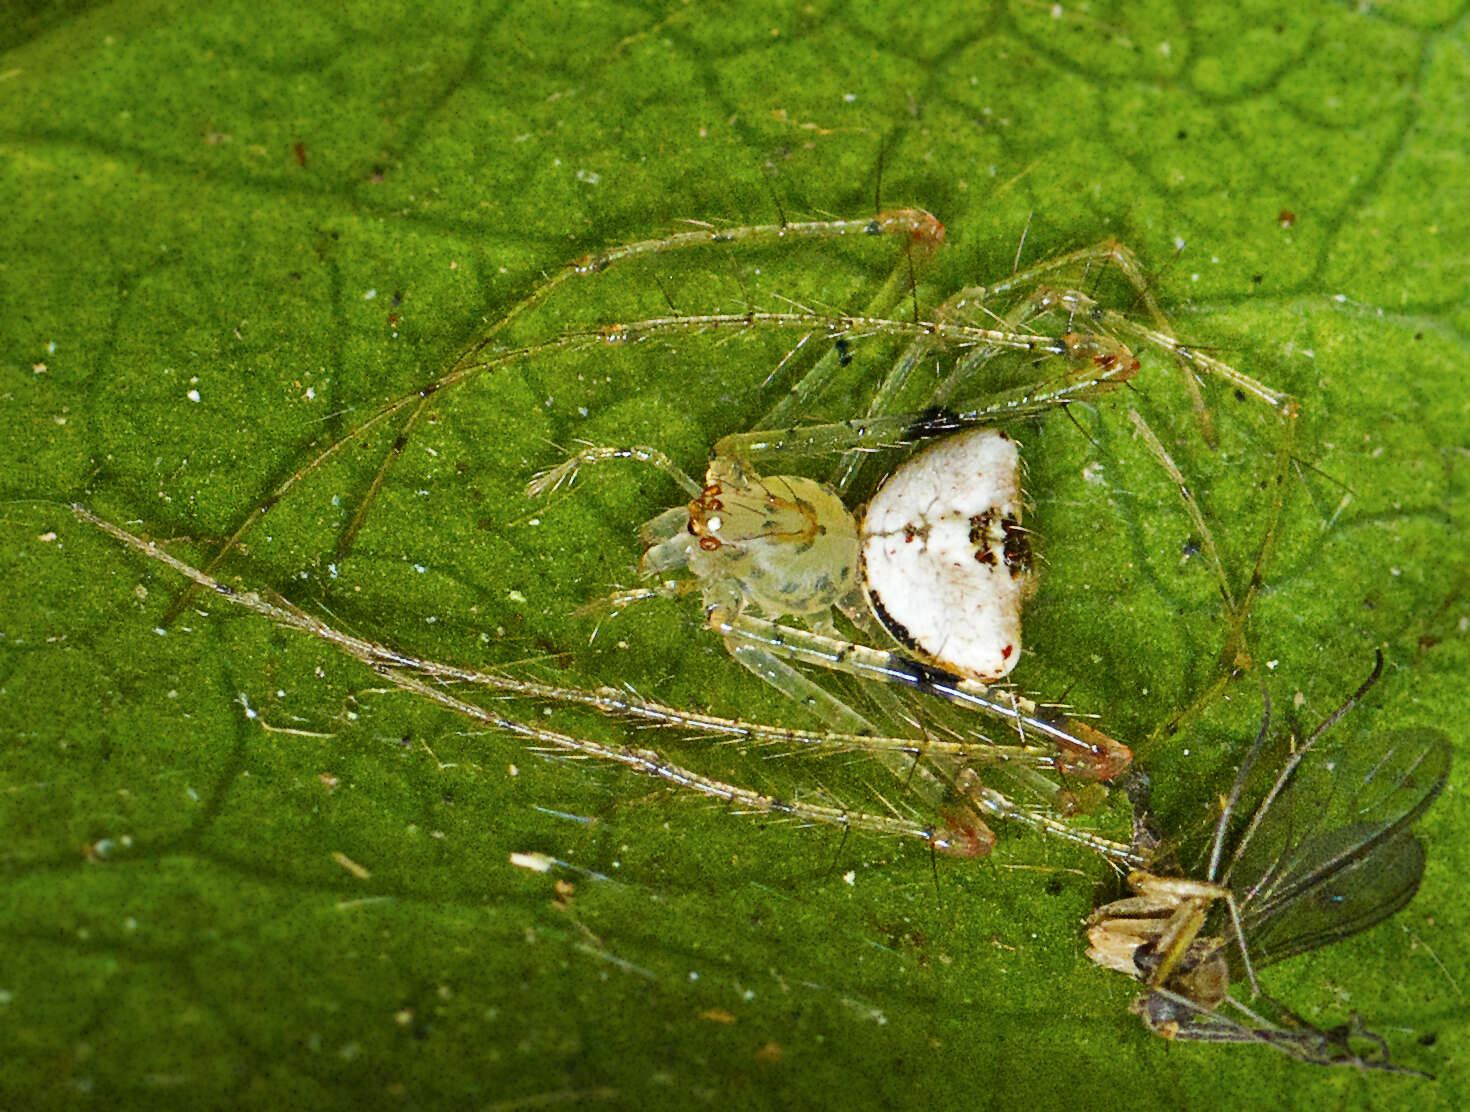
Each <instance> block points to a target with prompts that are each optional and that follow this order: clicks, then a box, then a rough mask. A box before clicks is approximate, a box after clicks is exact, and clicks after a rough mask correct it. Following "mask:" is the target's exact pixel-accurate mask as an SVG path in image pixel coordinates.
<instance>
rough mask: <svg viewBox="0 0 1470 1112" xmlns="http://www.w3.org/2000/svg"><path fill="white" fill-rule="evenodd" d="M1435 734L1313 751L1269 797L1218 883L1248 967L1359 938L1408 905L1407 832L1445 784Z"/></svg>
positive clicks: (1420, 867) (1405, 734)
mask: <svg viewBox="0 0 1470 1112" xmlns="http://www.w3.org/2000/svg"><path fill="white" fill-rule="evenodd" d="M1449 763H1450V745H1449V741H1448V739H1447V738H1446V737H1445V736H1444V735H1443V734H1442V733H1440V732H1438V731H1435V730H1427V729H1412V730H1405V731H1400V732H1397V733H1394V734H1391V735H1389V736H1388V738H1387V740H1386V743H1384V744H1381V745H1377V746H1371V747H1370V746H1363V745H1359V746H1358V747H1357V751H1356V752H1353V751H1351V750H1349V749H1347V748H1332V749H1322V750H1316V751H1313V752H1312V753H1311V754H1310V755H1309V757H1308V759H1306V760H1304V761H1303V762H1302V764H1301V765H1300V766H1299V767H1297V768H1295V769H1294V770H1293V771H1294V773H1295V775H1294V776H1292V778H1291V779H1290V782H1289V783H1287V784H1286V785H1285V788H1284V790H1282V791H1281V792H1280V793H1279V794H1276V795H1275V796H1274V798H1269V799H1268V803H1267V804H1265V806H1267V807H1269V810H1268V811H1267V812H1266V813H1265V814H1264V815H1257V816H1256V819H1255V821H1254V822H1253V823H1252V828H1251V830H1250V832H1249V834H1248V840H1247V841H1246V843H1245V844H1243V845H1242V846H1241V847H1239V849H1238V850H1237V852H1236V855H1235V860H1234V862H1233V864H1232V867H1231V869H1230V872H1229V874H1228V877H1227V883H1228V885H1229V887H1230V889H1231V890H1232V892H1234V894H1235V897H1236V902H1237V905H1238V907H1239V908H1240V910H1241V924H1242V927H1243V928H1244V932H1245V936H1246V939H1247V943H1248V945H1249V947H1250V951H1251V958H1252V961H1254V962H1255V963H1256V964H1257V965H1265V964H1269V963H1270V962H1273V961H1280V960H1282V959H1283V958H1288V957H1291V956H1292V955H1293V954H1299V953H1303V952H1304V951H1307V950H1311V949H1315V948H1317V947H1319V946H1324V945H1327V944H1328V943H1331V942H1335V941H1338V940H1340V939H1342V938H1346V937H1348V936H1350V935H1353V934H1356V933H1357V932H1358V931H1362V930H1366V929H1367V928H1368V927H1370V926H1372V925H1374V924H1375V923H1378V922H1381V921H1382V920H1384V919H1386V918H1388V917H1389V916H1390V915H1392V914H1394V912H1396V911H1398V910H1399V909H1400V908H1401V907H1403V906H1404V905H1405V904H1406V903H1408V902H1409V900H1410V899H1411V898H1412V897H1413V895H1414V892H1415V891H1416V890H1417V888H1418V886H1419V879H1420V877H1421V876H1422V875H1423V872H1424V849H1423V847H1422V846H1421V845H1420V844H1419V842H1418V840H1417V839H1416V838H1415V837H1414V836H1413V835H1412V834H1411V833H1410V828H1411V827H1412V825H1413V823H1414V822H1415V821H1416V820H1417V819H1418V818H1419V816H1420V815H1422V814H1423V813H1424V811H1425V809H1426V808H1428V806H1429V805H1430V804H1431V803H1432V802H1433V801H1434V799H1435V797H1436V796H1437V795H1438V794H1439V793H1440V791H1441V790H1442V789H1443V787H1444V785H1445V781H1446V779H1447V777H1448V775H1449Z"/></svg>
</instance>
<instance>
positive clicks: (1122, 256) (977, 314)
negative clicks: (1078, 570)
mask: <svg viewBox="0 0 1470 1112" xmlns="http://www.w3.org/2000/svg"><path fill="white" fill-rule="evenodd" d="M1094 264H1098V265H1108V266H1112V267H1113V268H1115V269H1116V270H1118V271H1119V272H1120V273H1121V274H1122V275H1123V276H1124V277H1125V278H1126V279H1127V281H1128V283H1129V285H1131V286H1132V287H1133V290H1134V293H1135V296H1136V297H1137V298H1138V300H1139V302H1140V303H1141V304H1142V305H1143V306H1144V309H1145V311H1146V312H1147V313H1148V314H1149V317H1150V319H1151V320H1152V321H1153V322H1154V330H1153V331H1154V333H1157V334H1160V335H1164V336H1168V337H1169V338H1170V340H1171V343H1170V344H1168V345H1166V346H1167V347H1168V348H1169V350H1170V351H1171V352H1173V353H1174V354H1175V358H1176V359H1177V360H1178V361H1179V362H1180V366H1181V368H1182V369H1184V370H1185V372H1186V374H1185V377H1186V381H1187V384H1188V388H1189V393H1190V400H1191V404H1192V405H1193V407H1194V410H1195V413H1196V415H1197V417H1198V419H1199V420H1200V422H1201V427H1202V428H1203V429H1204V430H1205V437H1206V440H1207V442H1210V443H1211V444H1213V440H1214V436H1213V426H1212V422H1211V420H1210V415H1209V410H1208V408H1207V407H1206V406H1205V404H1204V398H1203V396H1202V395H1201V393H1200V391H1199V383H1198V382H1197V381H1196V379H1195V377H1194V375H1193V373H1192V372H1190V371H1189V368H1188V365H1187V362H1186V361H1185V359H1184V357H1183V356H1181V355H1180V354H1179V353H1178V352H1177V351H1175V350H1174V349H1175V348H1177V347H1178V346H1179V345H1178V344H1177V343H1175V342H1172V338H1173V335H1174V333H1173V329H1172V328H1171V326H1170V324H1169V319H1168V317H1167V316H1166V315H1165V314H1164V312H1163V310H1162V309H1161V308H1160V306H1159V304H1158V300H1157V299H1156V298H1155V297H1154V295H1153V291H1152V289H1151V287H1150V284H1149V281H1148V278H1147V276H1146V275H1145V273H1144V271H1143V268H1142V266H1141V265H1140V264H1139V262H1138V257H1137V255H1135V254H1134V252H1133V251H1132V250H1131V249H1130V248H1128V247H1126V246H1124V245H1123V244H1121V243H1119V242H1118V241H1117V240H1115V239H1107V240H1103V241H1102V242H1100V243H1096V244H1094V245H1093V246H1091V247H1087V248H1083V249H1081V250H1078V251H1071V252H1068V253H1065V254H1062V255H1057V256H1054V257H1053V258H1050V259H1044V260H1042V261H1040V262H1036V263H1033V264H1032V265H1030V266H1027V267H1025V268H1023V269H1020V270H1017V271H1015V272H1013V273H1012V274H1011V275H1009V276H1008V277H1006V278H1004V279H1002V280H1001V281H999V282H996V283H994V284H992V285H989V286H967V287H965V288H964V289H961V290H959V291H957V292H956V293H954V294H952V295H951V296H950V297H948V298H946V299H945V300H944V301H943V302H941V303H940V304H939V305H938V306H937V307H936V308H935V309H934V310H933V311H932V312H931V313H930V315H931V316H932V317H933V318H934V319H936V320H954V321H959V322H962V323H971V322H974V321H976V320H984V319H990V320H993V321H994V322H995V323H997V324H999V325H1000V326H1001V327H1002V328H1004V329H1006V330H1008V331H1014V332H1019V331H1022V330H1024V329H1025V328H1026V325H1027V322H1028V321H1030V320H1032V319H1035V318H1036V317H1039V316H1041V315H1042V314H1044V313H1046V312H1047V311H1049V310H1050V309H1052V308H1054V307H1055V306H1054V305H1053V304H1052V300H1053V299H1052V297H1051V293H1052V291H1051V290H1050V289H1049V287H1046V286H1043V285H1041V279H1043V278H1045V277H1048V276H1050V275H1053V274H1057V273H1060V272H1065V271H1068V270H1070V269H1073V268H1079V267H1080V268H1082V269H1083V270H1084V271H1086V270H1089V269H1090V268H1091V267H1092V266H1093V265H1094ZM1030 287H1035V288H1034V289H1033V290H1032V292H1031V294H1030V296H1029V297H1027V298H1026V299H1025V300H1024V301H1022V302H1021V303H1020V304H1019V305H1017V306H1016V307H1014V308H1013V309H1012V310H1011V311H1010V312H1009V313H1007V314H1005V315H1004V316H997V315H996V314H995V313H994V312H992V311H991V309H990V308H989V305H990V303H993V302H994V301H995V299H996V298H998V297H1001V296H1003V295H1006V294H1010V293H1014V292H1015V291H1016V290H1024V289H1027V288H1030ZM1078 296H1079V297H1085V295H1082V294H1079V295H1078ZM1068 327H1069V330H1070V329H1071V325H1070V324H1069V326H1068ZM933 348H934V344H933V342H932V341H930V340H929V339H927V338H924V337H921V338H920V339H918V340H915V341H914V342H913V343H912V344H911V345H910V346H909V347H908V348H907V349H906V350H905V351H904V352H903V354H902V355H901V356H900V357H899V358H898V360H897V361H896V362H895V363H894V364H893V366H892V367H891V368H890V369H889V370H888V372H887V374H886V375H885V376H884V378H883V380H882V382H881V383H880V384H879V386H878V389H877V390H876V391H875V392H874V395H873V398H872V401H871V403H870V404H869V408H868V412H869V413H870V414H877V413H884V412H886V411H888V410H889V409H891V408H892V407H893V405H894V403H895V399H896V398H897V397H898V396H899V394H900V393H901V392H902V390H903V388H904V387H905V386H906V385H907V383H908V380H909V378H910V377H911V376H912V374H913V372H914V370H915V369H916V368H917V367H918V366H919V365H920V364H921V363H922V362H923V361H924V359H925V357H926V356H927V355H928V354H929V353H930V352H931V351H932V350H933ZM999 350H1000V349H997V348H995V347H993V346H988V345H981V346H978V347H975V348H972V349H970V350H969V351H967V352H964V353H962V354H961V355H960V357H959V358H958V359H957V360H956V361H955V366H954V368H953V369H952V371H951V373H950V374H949V375H948V376H947V377H946V378H945V379H944V381H943V382H941V383H940V385H939V386H938V387H936V389H935V390H934V391H933V393H932V394H931V395H930V397H929V399H928V402H927V404H928V405H930V406H935V407H939V406H945V405H948V404H950V402H951V401H952V400H953V398H954V396H955V395H956V393H957V392H958V391H959V390H961V389H962V388H964V387H965V386H966V385H967V384H968V383H969V382H970V381H971V380H972V379H973V378H974V376H975V374H976V372H977V371H978V370H979V368H980V367H982V366H983V365H984V364H985V363H986V362H988V361H989V360H990V359H992V358H993V357H994V356H995V355H996V354H998V352H999ZM861 462H862V461H861V457H860V456H858V455H856V454H855V453H848V455H847V456H845V457H844V458H843V460H842V462H841V464H840V465H839V468H838V470H837V472H836V473H834V476H833V479H832V483H833V485H834V486H836V487H837V489H838V490H846V489H847V488H848V486H849V484H850V483H851V482H852V480H853V478H854V476H855V473H856V471H857V469H858V467H859V466H860V465H861Z"/></svg>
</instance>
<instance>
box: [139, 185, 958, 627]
mask: <svg viewBox="0 0 1470 1112" xmlns="http://www.w3.org/2000/svg"><path fill="white" fill-rule="evenodd" d="M944 235H945V231H944V225H943V224H942V223H940V221H939V220H937V219H936V218H935V217H934V216H932V215H931V214H930V213H927V212H925V211H924V210H923V209H913V208H898V209H890V210H886V211H883V212H880V213H878V214H877V215H876V216H873V217H868V218H864V219H858V220H809V221H783V222H782V223H779V224H749V225H741V226H737V227H732V228H716V227H713V226H707V227H702V228H696V229H692V230H690V231H686V232H676V233H674V234H672V235H668V236H657V237H652V238H649V239H643V240H638V241H636V242H633V243H625V244H621V245H618V246H614V247H609V248H606V249H604V250H602V251H599V252H596V253H593V254H589V255H582V256H580V257H578V258H576V259H573V260H571V261H570V262H568V263H567V264H566V265H565V266H564V267H562V268H561V269H560V270H559V271H557V273H555V274H553V275H552V276H550V277H549V278H545V279H542V280H541V281H540V282H538V283H537V284H536V285H535V286H534V287H533V288H532V290H531V292H530V293H529V294H527V295H526V296H525V297H523V298H522V299H521V300H520V301H518V302H517V303H516V304H514V305H512V306H511V307H510V309H509V310H507V311H506V313H505V314H504V315H503V316H501V317H500V318H499V319H498V320H496V321H495V322H494V323H492V324H491V325H490V326H489V328H487V329H486V330H485V332H484V333H482V334H481V335H480V336H479V337H478V338H477V339H476V340H475V341H474V342H473V343H472V344H470V345H469V347H467V348H466V349H465V350H464V351H462V352H461V353H460V354H459V355H458V356H457V357H456V358H455V360H454V362H453V363H451V364H450V366H449V369H448V370H447V371H446V372H444V373H443V374H442V375H440V376H439V377H438V378H437V379H435V380H434V382H433V383H430V384H428V385H426V386H424V387H421V388H419V389H418V390H415V391H414V392H413V393H411V394H407V395H405V396H404V397H402V398H399V399H397V400H395V401H391V402H388V403H387V404H385V405H384V406H382V407H380V408H379V409H378V410H376V411H375V412H374V413H373V414H371V415H370V416H369V417H368V419H367V420H366V421H365V422H364V423H362V424H360V425H358V426H357V427H355V428H353V429H351V430H349V431H348V432H347V433H346V434H345V435H344V436H343V437H342V438H341V439H340V440H338V441H335V442H333V443H331V444H328V445H327V446H326V447H325V448H323V449H322V450H321V451H319V452H318V453H317V454H316V455H315V456H313V457H311V458H310V459H308V460H307V462H306V463H305V464H304V465H303V466H302V467H300V468H298V469H297V470H296V471H294V472H292V473H291V474H290V475H288V476H287V477H286V479H285V480H283V481H282V482H281V483H280V484H279V485H278V486H277V487H276V488H275V489H274V490H272V491H271V492H270V493H269V494H267V495H266V497H265V498H264V499H262V500H261V502H260V504H259V505H257V507H256V508H255V509H254V510H252V511H251V512H250V514H249V515H247V516H246V518H245V519H244V521H242V522H241V524H240V525H239V526H238V527H237V528H236V530H235V531H234V532H233V533H232V534H231V535H230V538H229V539H228V540H227V541H226V542H225V543H224V544H223V545H222V546H221V548H220V550H219V551H218V552H217V553H216V554H215V556H214V557H213V558H212V559H211V560H210V561H209V564H208V567H209V568H210V569H214V568H217V567H218V566H219V564H220V562H221V561H222V560H223V559H224V558H225V557H226V556H228V555H229V553H230V552H232V551H233V550H234V548H235V547H236V546H237V545H238V544H239V543H240V542H241V541H242V540H243V539H244V537H245V536H246V534H248V533H249V532H250V530H251V529H253V528H254V527H255V526H256V525H257V524H258V523H259V521H260V519H261V518H262V517H264V516H265V514H266V512H267V511H268V510H269V509H270V507H271V506H273V505H275V504H276V503H277V502H279V501H280V500H281V498H282V497H284V496H285V495H286V494H287V493H288V492H289V491H290V490H291V488H292V487H294V486H296V485H297V483H299V482H300V481H301V480H302V479H304V478H305V477H306V476H307V475H308V474H310V473H311V472H313V471H315V470H316V469H317V468H318V467H320V466H321V465H322V464H324V463H326V462H327V460H329V459H330V458H332V457H333V456H334V455H336V454H337V452H338V450H339V449H340V448H341V447H343V446H345V445H346V444H348V443H351V442H353V441H356V440H358V439H360V438H361V435H362V433H364V432H366V431H367V430H368V429H369V428H371V427H375V426H377V425H379V424H381V423H382V422H384V421H386V420H388V419H389V418H391V417H393V416H394V415H396V414H398V413H400V412H402V411H403V410H405V409H410V407H412V408H411V409H410V411H409V413H408V416H407V417H406V418H405V419H404V421H403V424H402V425H401V426H399V429H398V432H397V434H396V435H395V436H394V438H393V441H392V443H391V444H390V445H389V448H388V450H387V452H386V453H385V454H384V456H383V459H382V461H381V463H380V464H379V466H378V468H377V470H376V472H375V473H374V475H373V478H372V479H371V481H370V482H369V483H368V486H367V489H366V490H365V492H364V493H363V496H362V497H361V498H360V499H359V500H358V503H357V506H356V508H355V509H354V511H353V513H352V516H351V518H350V519H349V520H348V523H347V525H346V526H345V528H344V529H343V532H342V534H341V535H340V536H339V538H338V543H337V559H338V560H341V559H343V558H345V557H346V556H347V554H348V553H349V552H350V551H351V549H352V546H353V544H354V543H355V541H356V538H357V535H358V533H359V532H360V531H361V529H362V526H363V523H364V521H365V520H366V517H367V514H368V512H369V510H370V509H371V506H372V503H373V502H374V501H375V500H376V498H377V495H378V492H379V491H380V490H381V489H382V485H383V483H384V482H385V481H386V479H387V477H388V473H389V471H390V470H391V469H392V467H393V465H394V463H395V462H396V461H397V460H398V459H399V458H400V457H401V456H402V455H403V451H404V449H405V448H406V446H407V444H408V440H409V437H410V436H412V434H413V432H414V431H415V430H416V429H417V427H418V425H419V423H420V421H421V420H422V419H423V417H424V415H425V413H426V411H427V410H428V407H429V406H430V405H431V404H432V403H433V401H434V400H435V399H436V398H437V396H438V394H439V392H440V390H442V389H444V388H446V387H448V386H452V385H455V384H457V383H458V382H460V381H463V380H464V379H465V378H467V377H471V376H473V375H475V374H479V373H483V372H485V371H487V370H494V369H497V368H499V367H504V366H506V365H508V364H510V363H513V362H517V361H518V360H519V358H523V357H525V356H526V355H528V354H530V353H533V352H536V351H539V350H542V349H543V345H540V344H537V345H530V346H528V347H524V348H520V349H517V351H519V352H521V353H523V354H521V355H519V356H516V357H514V358H505V357H503V356H501V355H499V354H496V355H492V356H490V357H488V358H483V359H482V358H481V353H482V352H484V351H485V349H486V348H488V347H490V346H491V345H492V344H493V343H494V341H495V338H496V337H497V336H499V335H500V334H501V333H503V332H504V331H505V330H506V329H507V328H509V327H510V325H511V324H513V323H514V322H515V321H516V320H517V319H519V318H520V317H522V316H524V315H525V314H526V313H527V312H529V311H530V310H531V309H533V308H535V307H536V306H538V305H540V304H542V303H543V302H544V301H546V300H547V298H549V297H550V296H551V295H552V294H553V293H554V292H555V291H556V290H557V289H559V288H560V287H561V286H563V285H565V284H566V283H567V282H568V281H570V280H571V279H573V278H579V277H586V276H589V275H594V274H600V273H602V272H603V271H605V270H608V269H609V268H611V267H613V266H615V265H616V264H618V263H621V262H624V261H627V260H629V259H636V258H644V257H647V256H651V255H660V254H667V253H671V252H677V251H682V250H686V249H689V248H695V247H707V246H714V245H726V246H734V245H743V244H771V243H780V242H782V241H794V240H835V239H843V238H859V237H865V236H894V237H896V238H898V239H899V240H900V241H901V242H902V243H903V259H902V260H901V261H900V263H899V264H897V265H896V266H895V269H894V272H893V275H892V276H890V278H889V280H888V282H887V283H885V288H891V287H893V286H894V285H895V283H896V282H897V281H898V276H899V275H900V274H909V273H912V267H913V266H914V265H915V263H914V261H913V260H917V265H919V266H922V265H923V264H924V263H925V262H927V261H928V259H930V258H931V257H932V256H933V254H934V252H935V251H936V250H938V248H939V246H940V245H941V244H942V243H943V242H944ZM892 300H893V298H892V296H891V295H890V296H889V298H888V303H889V304H891V303H892ZM874 304H875V305H881V304H882V303H881V302H879V301H877V300H875V302H874ZM867 315H877V316H882V315H883V313H882V311H881V310H880V311H879V312H877V313H876V314H867ZM553 346H556V345H555V342H554V341H553ZM505 354H506V355H514V354H515V353H505ZM194 590H195V587H194V585H193V584H191V585H190V586H189V587H187V588H186V589H185V592H184V594H182V595H181V596H179V597H178V598H177V599H175V600H174V604H173V606H172V607H170V610H169V612H168V614H167V615H166V616H165V619H164V621H163V625H164V626H168V625H170V624H172V622H173V621H174V619H175V618H177V617H178V615H179V614H180V613H181V612H182V611H183V609H184V607H186V606H187V605H188V604H189V600H190V599H191V598H192V597H193V594H194Z"/></svg>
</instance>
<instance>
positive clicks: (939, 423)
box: [904, 405, 965, 441]
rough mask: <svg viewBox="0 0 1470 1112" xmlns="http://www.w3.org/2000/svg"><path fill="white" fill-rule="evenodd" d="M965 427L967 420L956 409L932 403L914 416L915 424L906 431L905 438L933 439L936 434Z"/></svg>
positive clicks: (941, 434)
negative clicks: (961, 417)
mask: <svg viewBox="0 0 1470 1112" xmlns="http://www.w3.org/2000/svg"><path fill="white" fill-rule="evenodd" d="M964 427H965V422H964V421H963V420H961V419H960V416H959V414H957V413H956V412H955V411H954V410H952V409H948V408H946V407H944V406H942V405H931V406H930V407H929V408H928V409H926V410H924V411H923V412H921V413H920V414H919V415H918V416H917V417H916V418H914V422H913V424H911V425H909V427H908V429H907V430H906V431H905V432H904V439H905V440H912V441H921V440H932V439H934V438H935V437H936V436H944V435H946V434H948V433H952V432H954V431H955V430H956V429H961V428H964Z"/></svg>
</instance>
